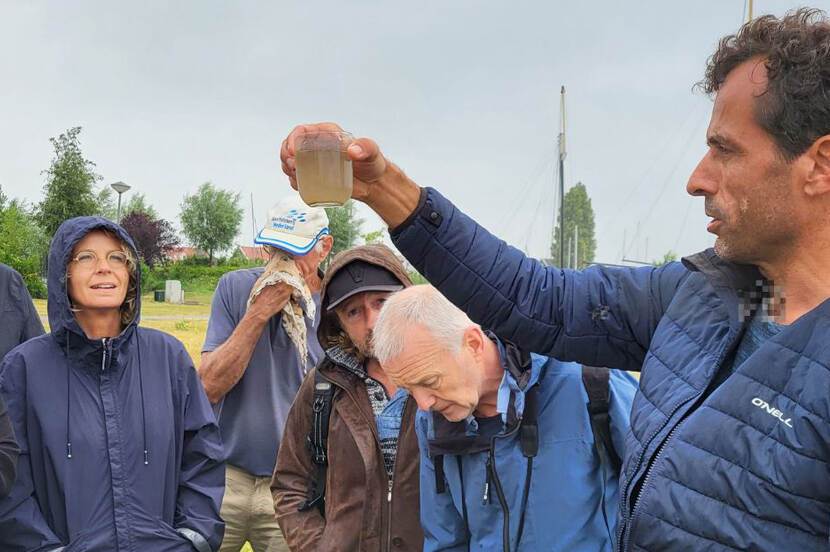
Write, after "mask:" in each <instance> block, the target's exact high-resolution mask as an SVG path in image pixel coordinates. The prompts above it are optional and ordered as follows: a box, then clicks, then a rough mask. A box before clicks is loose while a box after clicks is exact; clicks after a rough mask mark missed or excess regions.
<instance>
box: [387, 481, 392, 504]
mask: <svg viewBox="0 0 830 552" xmlns="http://www.w3.org/2000/svg"><path fill="white" fill-rule="evenodd" d="M388 485H389V486H388V488H387V492H386V502H392V480H391V479H390V480H389V483H388Z"/></svg>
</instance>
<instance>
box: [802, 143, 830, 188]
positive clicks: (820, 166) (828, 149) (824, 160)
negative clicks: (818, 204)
mask: <svg viewBox="0 0 830 552" xmlns="http://www.w3.org/2000/svg"><path fill="white" fill-rule="evenodd" d="M805 155H806V156H807V158H808V159H809V160H810V161H811V166H810V168H809V170H808V172H807V180H806V181H805V182H804V193H806V194H807V195H808V196H818V195H823V194H826V193H828V192H830V134H826V135H824V136H822V137H821V138H819V139H817V140H816V141H815V142H813V145H812V146H810V148H809V149H808V150H807V151H806V152H805Z"/></svg>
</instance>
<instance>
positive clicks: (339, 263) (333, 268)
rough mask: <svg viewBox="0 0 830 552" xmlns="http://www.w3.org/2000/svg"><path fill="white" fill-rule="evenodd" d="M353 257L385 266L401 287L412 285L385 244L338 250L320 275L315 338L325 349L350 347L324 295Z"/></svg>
mask: <svg viewBox="0 0 830 552" xmlns="http://www.w3.org/2000/svg"><path fill="white" fill-rule="evenodd" d="M353 261H364V262H367V263H371V264H373V265H376V266H379V267H381V268H385V269H386V270H388V271H389V272H391V273H392V274H393V275H394V276H395V277H396V278H397V279H398V280H400V282H401V284H403V286H404V287H409V286H411V285H412V279H411V278H410V277H409V274H407V273H406V270H405V269H404V267H403V263H401V261H400V260H398V258H397V257H396V256H395V253H394V252H393V251H392V250H391V249H389V248H388V247H386V246H385V245H380V244H372V245H361V246H359V247H353V248H352V249H347V250H346V251H342V252H340V253H338V254H337V255H336V256H335V257H334V259H332V261H331V264H330V265H329V267H328V269H327V270H326V275H325V277H324V278H323V284H322V288H321V289H320V297H321V298H322V300H321V303H320V325H319V326H317V340H318V341H319V342H320V346H321V347H323V349H327V348H329V347H331V346H334V345H339V346H340V347H341V348H343V349H344V350H347V351H348V350H350V349H351V345H352V343H351V340H350V339H349V337H348V336H347V335H346V332H344V331H343V330H342V329H341V328H340V323H339V322H338V321H337V315H336V314H335V313H334V311H329V310H328V304H329V301H328V296H327V295H326V288H327V287H328V284H329V282H331V280H332V278H334V275H335V274H337V273H338V272H339V271H340V269H342V268H343V267H344V266H346V265H347V264H349V263H351V262H353Z"/></svg>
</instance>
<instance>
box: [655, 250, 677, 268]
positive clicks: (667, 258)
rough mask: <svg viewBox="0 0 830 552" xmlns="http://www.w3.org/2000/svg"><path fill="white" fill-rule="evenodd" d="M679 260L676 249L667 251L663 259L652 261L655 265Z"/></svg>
mask: <svg viewBox="0 0 830 552" xmlns="http://www.w3.org/2000/svg"><path fill="white" fill-rule="evenodd" d="M676 260H677V253H675V252H674V251H671V250H669V251H666V254H665V255H663V258H662V259H657V260H654V261H652V262H651V264H653V265H654V266H663V265H664V264H669V263H673V262H675V261H676Z"/></svg>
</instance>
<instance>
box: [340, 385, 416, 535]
mask: <svg viewBox="0 0 830 552" xmlns="http://www.w3.org/2000/svg"><path fill="white" fill-rule="evenodd" d="M326 379H327V380H329V381H330V382H331V383H332V384H333V385H336V386H337V387H339V388H340V389H341V390H342V391H343V392H344V393H346V395H348V396H349V398H350V399H351V400H352V401H353V402H354V403H355V404H358V401H357V397H355V396H354V395H353V394H352V392H351V390H350V389H347V388H346V387H345V386H343V385H341V384H340V383H337V382H335V381H333V380H332V379H331V378H328V377H327V378H326ZM411 400H412V397H407V398H406V402H405V403H404V410H403V412H404V414H405V413H406V411H407V408H408V407H409V405H410V401H411ZM405 421H406V420H404V417H403V415H401V427H404V422H405ZM369 422H370V423H369V428H370V429H371V430H372V435H374V437H375V442H376V443H377V445H378V452H379V453H380V463H381V465H382V466H384V468H383V471H384V472H386V462H385V460H384V459H383V451H382V450H381V447H380V436H379V435H378V428H377V421H376V420H375V417H374V415H372V417H371V420H369ZM398 435H399V436H400V431H399V432H398ZM398 444H399V445H400V440H398ZM397 468H398V456H397V454H396V455H395V465H394V466H392V479H387V481H388V483H387V490H386V517H387V520H386V550H390V549H391V546H392V486H393V485H394V480H395V471H397Z"/></svg>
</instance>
